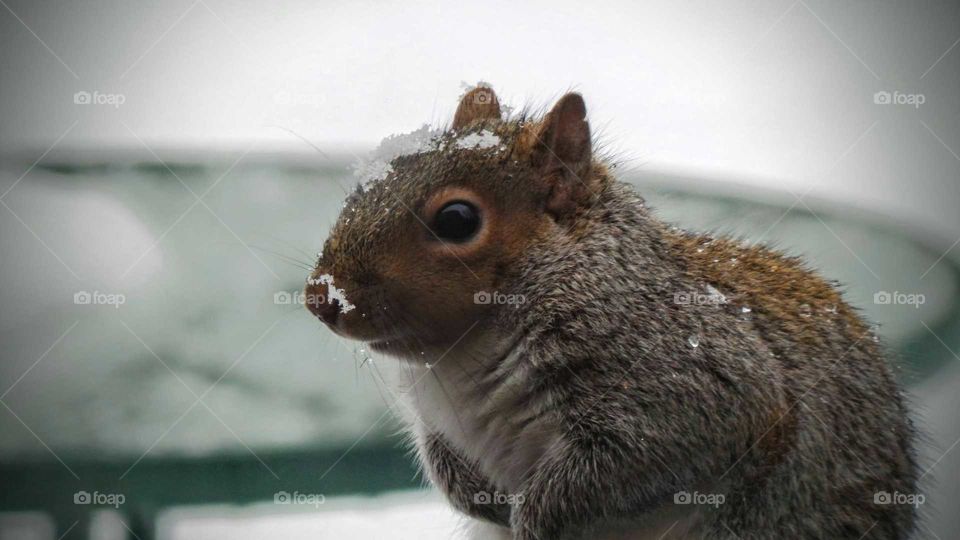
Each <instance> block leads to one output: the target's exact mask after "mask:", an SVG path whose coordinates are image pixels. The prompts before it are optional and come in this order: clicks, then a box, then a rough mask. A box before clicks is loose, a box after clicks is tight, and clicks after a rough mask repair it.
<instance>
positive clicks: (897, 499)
mask: <svg viewBox="0 0 960 540" xmlns="http://www.w3.org/2000/svg"><path fill="white" fill-rule="evenodd" d="M926 501H927V497H926V496H925V495H924V494H923V493H900V492H899V491H894V492H893V493H890V492H889V491H878V492H876V493H874V494H873V504H902V505H907V506H912V507H914V508H917V507H919V506H920V505H921V504H923V503H925V502H926Z"/></svg>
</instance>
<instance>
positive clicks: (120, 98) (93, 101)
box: [73, 90, 127, 109]
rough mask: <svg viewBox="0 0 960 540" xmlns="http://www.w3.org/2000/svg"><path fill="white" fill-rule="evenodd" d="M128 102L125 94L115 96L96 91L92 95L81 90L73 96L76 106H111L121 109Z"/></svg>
mask: <svg viewBox="0 0 960 540" xmlns="http://www.w3.org/2000/svg"><path fill="white" fill-rule="evenodd" d="M126 102H127V96H125V95H124V94H113V93H105V92H100V91H99V90H94V91H93V92H92V93H91V92H87V91H86V90H80V91H79V92H76V93H75V94H73V103H74V104H75V105H110V106H112V107H114V108H116V109H119V108H120V106H121V105H123V104H124V103H126Z"/></svg>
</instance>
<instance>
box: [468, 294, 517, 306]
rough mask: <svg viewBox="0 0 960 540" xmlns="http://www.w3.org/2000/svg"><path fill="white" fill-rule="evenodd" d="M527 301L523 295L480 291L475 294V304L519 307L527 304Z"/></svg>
mask: <svg viewBox="0 0 960 540" xmlns="http://www.w3.org/2000/svg"><path fill="white" fill-rule="evenodd" d="M526 301H527V297H526V296H524V295H522V294H504V293H501V292H498V291H493V292H488V291H478V292H476V293H474V294H473V303H474V304H484V305H485V304H496V305H501V304H507V305H513V306H519V305H520V304H523V303H526Z"/></svg>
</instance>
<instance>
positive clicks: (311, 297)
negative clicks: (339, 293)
mask: <svg viewBox="0 0 960 540" xmlns="http://www.w3.org/2000/svg"><path fill="white" fill-rule="evenodd" d="M305 304H306V305H307V309H309V310H310V313H313V314H314V315H316V316H317V317H318V318H319V319H320V320H321V321H323V322H325V323H326V324H328V325H330V326H333V325H335V324H336V323H337V317H338V316H339V315H340V302H339V301H338V300H337V299H336V298H330V291H329V285H328V284H326V283H316V284H310V285H307V295H306V301H305Z"/></svg>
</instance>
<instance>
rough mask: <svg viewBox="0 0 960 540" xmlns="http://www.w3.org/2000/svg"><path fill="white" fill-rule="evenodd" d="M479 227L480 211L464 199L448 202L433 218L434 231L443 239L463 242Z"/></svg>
mask: <svg viewBox="0 0 960 540" xmlns="http://www.w3.org/2000/svg"><path fill="white" fill-rule="evenodd" d="M479 228H480V212H479V211H478V210H477V207H476V206H474V205H472V204H470V203H468V202H464V201H454V202H451V203H448V204H447V205H446V206H444V207H443V208H441V209H440V211H438V212H437V215H436V216H435V217H434V218H433V231H434V232H435V233H436V234H437V236H439V237H440V239H441V240H449V241H451V242H463V241H465V240H468V239H469V238H470V237H472V236H473V235H474V233H476V232H477V230H478V229H479Z"/></svg>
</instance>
